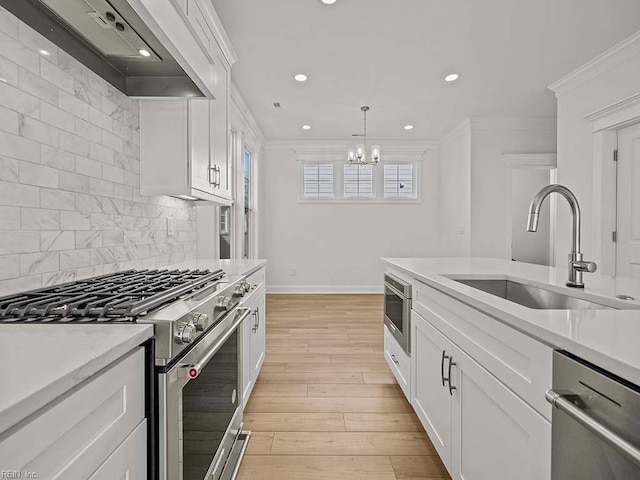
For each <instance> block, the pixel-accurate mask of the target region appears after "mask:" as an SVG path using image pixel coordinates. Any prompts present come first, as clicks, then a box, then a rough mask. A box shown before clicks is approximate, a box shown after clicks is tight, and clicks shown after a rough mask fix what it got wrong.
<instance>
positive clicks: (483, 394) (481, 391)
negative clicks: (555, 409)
mask: <svg viewBox="0 0 640 480" xmlns="http://www.w3.org/2000/svg"><path fill="white" fill-rule="evenodd" d="M451 355H452V357H453V361H454V362H455V366H454V367H453V374H452V376H453V379H452V382H453V385H454V386H455V387H456V389H455V390H454V391H453V393H454V395H453V402H452V406H453V411H452V428H453V437H452V438H453V440H452V449H451V450H452V452H451V455H452V462H451V463H452V470H450V471H451V476H452V477H453V479H454V480H496V479H497V478H501V479H520V480H549V479H550V478H551V423H549V422H548V421H547V420H546V419H545V418H544V417H542V416H541V415H540V414H539V413H537V412H536V411H535V410H533V408H531V407H530V406H529V405H527V404H526V403H525V402H524V401H523V400H522V399H520V397H518V396H517V395H516V394H515V393H513V392H512V391H511V390H509V389H508V388H507V387H506V386H505V385H504V384H502V382H500V381H499V380H497V379H496V378H495V377H494V376H493V375H491V374H490V373H489V372H487V371H486V370H485V369H484V368H483V367H481V366H480V365H479V364H478V363H476V362H475V361H474V360H472V359H471V357H469V356H467V355H466V354H465V353H463V352H462V351H461V350H459V349H458V348H456V347H454V348H453V349H452V350H451Z"/></svg>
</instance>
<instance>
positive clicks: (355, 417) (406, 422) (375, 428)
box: [274, 412, 423, 432]
mask: <svg viewBox="0 0 640 480" xmlns="http://www.w3.org/2000/svg"><path fill="white" fill-rule="evenodd" d="M344 423H345V428H346V430H347V431H348V432H422V431H423V430H422V425H421V424H420V421H419V420H418V417H416V416H415V414H414V413H413V412H412V413H345V414H344ZM274 430H277V428H274Z"/></svg>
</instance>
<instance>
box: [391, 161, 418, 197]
mask: <svg viewBox="0 0 640 480" xmlns="http://www.w3.org/2000/svg"><path fill="white" fill-rule="evenodd" d="M384 198H415V190H414V186H413V165H384Z"/></svg>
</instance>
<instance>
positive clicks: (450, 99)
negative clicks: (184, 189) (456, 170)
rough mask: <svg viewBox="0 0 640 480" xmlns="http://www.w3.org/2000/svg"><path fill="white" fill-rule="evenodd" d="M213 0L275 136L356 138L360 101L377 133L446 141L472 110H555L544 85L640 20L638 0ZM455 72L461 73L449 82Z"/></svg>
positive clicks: (251, 100)
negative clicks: (303, 77)
mask: <svg viewBox="0 0 640 480" xmlns="http://www.w3.org/2000/svg"><path fill="white" fill-rule="evenodd" d="M212 1H213V4H214V6H215V8H216V11H217V13H218V15H219V16H220V18H221V19H222V23H223V24H224V26H225V29H226V31H227V33H228V35H229V37H230V38H231V41H232V43H233V45H234V47H235V49H236V51H237V53H238V56H239V58H240V61H239V62H238V63H237V64H236V65H235V66H234V67H233V72H232V76H233V80H234V82H235V83H236V85H237V86H238V89H239V90H240V92H241V93H242V95H243V97H244V98H245V100H246V102H247V103H248V105H249V107H250V108H251V110H252V112H253V114H254V115H255V117H256V119H257V121H258V123H259V124H260V126H261V128H262V129H263V132H264V134H265V136H266V138H267V139H268V140H294V139H301V138H310V139H348V138H350V136H351V134H352V133H358V132H360V131H361V130H362V114H361V112H360V106H361V105H369V106H371V111H370V112H369V115H368V130H369V135H370V136H371V137H377V138H380V139H403V138H411V139H418V138H421V139H439V138H441V137H442V136H443V134H445V133H446V132H447V131H448V130H449V129H451V128H452V127H453V126H455V125H456V124H457V123H458V122H460V121H462V120H463V119H465V118H466V117H469V116H473V115H492V116H493V115H495V116H529V117H552V116H555V112H556V107H555V98H554V96H553V94H552V93H551V92H550V91H548V90H547V89H546V87H547V86H548V85H549V84H550V83H552V82H554V81H555V80H557V79H559V78H560V77H562V76H563V75H565V74H566V73H569V72H570V71H571V70H573V69H575V68H576V67H578V66H580V65H582V64H583V63H585V62H586V61H588V60H590V59H591V58H593V57H595V56H596V55H598V54H599V53H602V52H603V51H604V50H606V49H608V48H610V47H611V46H613V45H615V44H616V43H618V42H619V41H621V40H623V39H624V38H625V37H627V36H629V35H631V34H632V33H634V32H635V31H637V30H638V29H639V28H640V22H638V19H639V18H640V2H639V1H638V0H338V1H337V3H335V4H334V5H331V6H327V5H324V4H322V3H321V1H320V0H275V1H265V0H212ZM451 71H457V72H459V73H460V74H461V78H460V79H459V80H458V81H457V82H454V83H446V82H444V80H443V78H444V76H445V74H446V73H448V72H451ZM299 72H303V73H306V74H307V75H309V80H308V81H307V82H305V83H298V82H296V81H295V80H294V79H293V75H294V74H296V73H299ZM273 102H280V103H281V104H282V108H281V109H280V110H276V109H275V108H274V107H273V105H272V104H273ZM408 123H411V124H414V125H415V129H414V130H412V131H409V132H407V131H405V130H403V128H402V127H403V125H405V124H408ZM303 124H310V125H311V126H312V129H311V130H308V131H303V130H302V129H301V128H300V127H301V125H303Z"/></svg>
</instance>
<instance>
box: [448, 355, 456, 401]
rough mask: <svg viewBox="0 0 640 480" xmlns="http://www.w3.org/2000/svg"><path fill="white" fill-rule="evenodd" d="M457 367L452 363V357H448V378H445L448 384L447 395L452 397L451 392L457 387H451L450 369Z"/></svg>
mask: <svg viewBox="0 0 640 480" xmlns="http://www.w3.org/2000/svg"><path fill="white" fill-rule="evenodd" d="M454 365H457V363H456V362H454V361H453V356H450V357H449V378H447V382H449V395H451V396H453V391H454V390H456V388H457V387H455V386H453V385H451V367H453V366H454Z"/></svg>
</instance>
